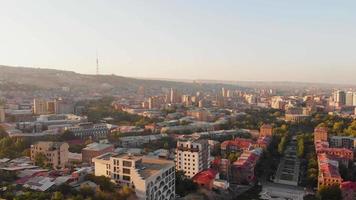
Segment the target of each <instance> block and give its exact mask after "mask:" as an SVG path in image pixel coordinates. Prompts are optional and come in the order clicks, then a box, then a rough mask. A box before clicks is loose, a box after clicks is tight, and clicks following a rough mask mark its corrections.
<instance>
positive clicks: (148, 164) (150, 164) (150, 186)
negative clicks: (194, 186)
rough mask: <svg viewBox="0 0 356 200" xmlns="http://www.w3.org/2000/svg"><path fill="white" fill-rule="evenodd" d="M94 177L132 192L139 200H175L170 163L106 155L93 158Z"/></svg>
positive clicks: (121, 155)
mask: <svg viewBox="0 0 356 200" xmlns="http://www.w3.org/2000/svg"><path fill="white" fill-rule="evenodd" d="M93 163H94V165H95V176H106V177H109V178H111V179H112V180H114V181H116V182H117V183H121V184H127V185H129V186H131V187H132V188H134V190H135V192H136V196H137V197H138V199H140V200H165V199H168V200H173V199H175V167H174V162H172V161H169V160H164V159H157V158H151V157H145V156H137V155H131V154H114V153H107V154H103V155H101V156H98V157H96V158H93Z"/></svg>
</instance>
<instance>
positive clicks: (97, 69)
mask: <svg viewBox="0 0 356 200" xmlns="http://www.w3.org/2000/svg"><path fill="white" fill-rule="evenodd" d="M96 75H99V58H98V51H96Z"/></svg>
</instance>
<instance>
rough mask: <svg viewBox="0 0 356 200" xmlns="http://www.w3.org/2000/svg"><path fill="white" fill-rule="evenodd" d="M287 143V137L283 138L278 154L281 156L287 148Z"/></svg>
mask: <svg viewBox="0 0 356 200" xmlns="http://www.w3.org/2000/svg"><path fill="white" fill-rule="evenodd" d="M286 143H287V138H286V136H284V137H282V139H281V141H280V142H279V144H278V153H279V154H283V152H284V149H285V147H286Z"/></svg>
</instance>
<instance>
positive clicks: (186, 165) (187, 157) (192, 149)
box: [175, 140, 210, 178]
mask: <svg viewBox="0 0 356 200" xmlns="http://www.w3.org/2000/svg"><path fill="white" fill-rule="evenodd" d="M209 156H210V147H209V143H208V141H207V140H179V141H178V142H177V148H176V158H175V161H176V169H177V170H182V171H184V172H185V175H186V176H188V177H190V178H192V177H193V176H194V175H195V174H197V173H198V172H200V171H202V170H203V169H207V168H209V165H210V163H209Z"/></svg>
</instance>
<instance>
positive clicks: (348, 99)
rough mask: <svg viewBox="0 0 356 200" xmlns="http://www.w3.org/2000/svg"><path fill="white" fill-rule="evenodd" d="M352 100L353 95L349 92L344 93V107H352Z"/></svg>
mask: <svg viewBox="0 0 356 200" xmlns="http://www.w3.org/2000/svg"><path fill="white" fill-rule="evenodd" d="M353 100H354V93H353V92H351V91H348V92H347V93H346V98H345V105H346V106H353Z"/></svg>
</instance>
